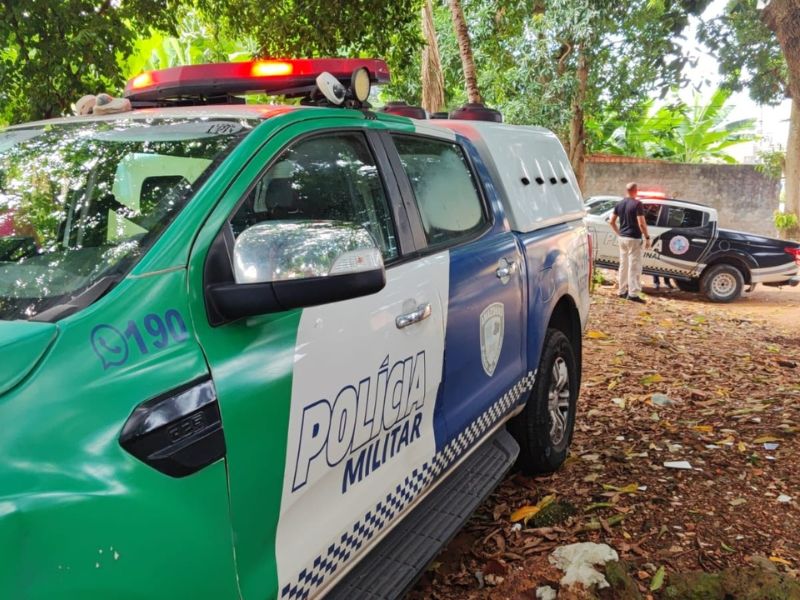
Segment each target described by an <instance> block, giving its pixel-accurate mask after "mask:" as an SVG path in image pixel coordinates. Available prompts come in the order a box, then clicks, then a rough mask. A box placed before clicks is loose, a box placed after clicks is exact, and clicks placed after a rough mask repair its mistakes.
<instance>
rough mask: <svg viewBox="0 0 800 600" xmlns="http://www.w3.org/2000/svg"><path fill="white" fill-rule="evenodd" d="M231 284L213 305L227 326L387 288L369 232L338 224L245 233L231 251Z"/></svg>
mask: <svg viewBox="0 0 800 600" xmlns="http://www.w3.org/2000/svg"><path fill="white" fill-rule="evenodd" d="M233 275H234V282H233V283H222V284H217V285H212V286H210V287H209V288H208V295H209V300H210V301H211V302H212V303H213V305H214V308H215V309H216V311H217V312H218V313H219V314H220V315H222V316H223V317H224V318H225V320H226V321H232V320H235V319H239V318H242V317H250V316H255V315H261V314H267V313H273V312H281V311H284V310H289V309H293V308H304V307H308V306H315V305H318V304H327V303H329V302H338V301H340V300H348V299H351V298H358V297H360V296H366V295H369V294H374V293H376V292H378V291H380V290H381V289H383V287H384V286H385V285H386V271H385V269H384V266H383V258H382V257H381V252H380V250H379V249H378V247H377V245H376V244H375V241H374V239H373V238H372V236H371V235H370V234H369V232H368V231H367V230H366V229H364V228H363V227H360V226H358V225H354V224H352V223H344V222H339V221H270V222H266V223H260V224H258V225H254V226H252V227H250V228H248V229H246V230H245V231H243V232H242V233H241V234H240V235H239V237H238V238H237V239H236V242H235V244H234V247H233Z"/></svg>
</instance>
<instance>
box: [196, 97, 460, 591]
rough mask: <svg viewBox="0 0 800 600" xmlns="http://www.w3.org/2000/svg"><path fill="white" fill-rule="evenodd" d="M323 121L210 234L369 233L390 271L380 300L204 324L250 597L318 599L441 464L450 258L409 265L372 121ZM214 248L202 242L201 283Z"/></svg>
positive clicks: (276, 160) (298, 137)
mask: <svg viewBox="0 0 800 600" xmlns="http://www.w3.org/2000/svg"><path fill="white" fill-rule="evenodd" d="M327 121H330V122H331V126H330V127H333V125H337V126H338V128H326V127H325V122H326V121H324V120H323V121H321V120H320V119H316V120H311V122H308V121H306V122H304V123H302V124H296V125H294V126H292V127H289V128H286V129H283V130H282V131H280V133H279V134H276V135H275V136H274V137H273V138H272V139H271V140H270V141H269V142H268V143H267V144H266V146H265V148H264V150H263V151H261V152H260V153H259V154H257V156H256V157H255V160H254V161H253V162H252V163H251V164H250V165H249V166H248V167H247V168H246V169H245V170H244V171H243V173H242V175H241V177H240V180H239V181H238V182H237V183H236V184H235V185H234V186H233V187H232V188H231V192H230V193H229V194H228V196H226V197H225V198H224V199H223V204H224V205H225V206H226V207H227V208H225V209H223V208H221V209H220V211H222V212H223V213H224V214H222V216H220V214H217V213H219V212H220V211H217V213H215V214H214V215H212V218H211V219H210V223H209V228H210V229H211V231H212V233H213V235H217V234H216V232H217V231H220V227H222V228H223V229H224V228H225V227H230V228H231V230H232V233H233V236H234V237H235V236H238V235H239V234H241V232H242V231H244V230H245V229H246V228H248V227H251V226H252V225H254V224H257V223H263V222H265V221H268V222H273V223H282V224H283V225H284V229H285V231H286V232H287V234H291V235H299V234H301V233H302V230H303V228H304V227H305V226H307V225H308V224H312V225H313V224H315V223H321V222H322V223H333V224H335V223H347V224H350V225H351V226H352V225H356V226H362V227H364V228H366V229H367V230H368V231H369V232H370V234H371V235H372V238H373V239H374V241H375V242H376V244H377V245H378V247H379V248H380V250H381V252H382V255H383V260H384V263H385V265H386V280H387V281H386V287H385V288H384V289H383V290H382V291H380V292H378V293H376V294H373V295H370V296H365V297H362V298H356V299H352V300H345V301H341V302H336V303H332V304H324V305H320V306H316V307H312V308H307V309H303V310H290V311H286V312H282V313H275V314H268V315H263V316H259V317H251V318H247V319H241V320H239V321H235V322H232V323H226V324H223V325H221V326H217V327H211V326H210V325H209V323H208V322H207V320H206V316H205V314H204V313H202V312H200V311H199V310H198V312H197V314H196V315H194V316H195V319H196V321H197V331H198V332H199V337H200V341H201V343H202V345H203V347H204V349H205V351H206V354H207V359H208V362H209V365H210V368H211V372H212V376H213V380H214V385H215V386H216V390H217V394H218V396H219V403H220V407H221V413H222V421H223V426H224V431H225V438H226V442H227V448H228V450H227V461H228V472H229V481H230V499H231V515H232V520H233V529H234V531H233V538H234V543H235V548H236V561H237V564H238V567H239V575H240V582H241V588H242V593H243V597H244V598H245V600H251V599H252V600H255V599H258V600H263V599H264V598H274V597H278V598H304V597H307V596H308V595H309V594H311V595H313V594H314V593H315V592H317V591H319V590H321V589H323V588H324V587H325V586H327V585H329V584H330V583H331V582H332V581H334V579H335V578H336V577H337V575H338V574H339V573H341V572H342V570H343V567H344V566H345V565H346V564H347V563H349V562H351V561H354V560H355V559H356V558H357V556H358V554H359V553H361V552H364V551H365V550H366V549H367V548H368V547H369V545H370V544H371V543H372V542H374V541H375V540H376V539H377V538H378V536H379V534H380V533H381V531H383V530H385V529H387V528H388V527H390V526H391V525H392V524H393V522H394V519H395V518H396V517H397V516H398V515H399V514H400V513H401V512H402V511H403V509H404V508H405V506H407V505H408V504H409V503H410V502H412V501H413V499H414V498H415V497H416V496H417V495H419V494H420V493H422V492H423V491H424V489H425V486H426V485H427V484H429V483H430V481H427V482H426V483H423V482H421V481H419V480H416V479H415V480H414V484H415V485H414V487H413V489H411V488H408V486H407V485H406V483H407V482H408V481H409V479H410V478H412V475H413V474H414V473H419V472H422V470H423V467H424V466H425V465H428V464H430V461H431V459H432V457H433V455H434V453H435V444H434V437H433V410H434V404H435V401H436V393H437V390H438V388H439V383H440V379H441V373H442V356H443V345H444V323H445V321H446V314H445V311H446V310H447V304H446V299H447V276H448V264H447V257H446V256H444V255H434V256H427V257H424V258H417V259H414V260H403V254H404V250H405V249H406V247H405V246H404V238H402V237H401V235H400V234H399V233H398V232H400V231H403V230H406V231H407V230H408V226H407V224H406V223H405V220H406V217H405V216H404V209H403V207H402V203H397V202H395V201H394V196H395V194H394V190H395V189H396V184H395V183H394V179H393V176H392V174H391V172H390V170H389V169H384V168H382V165H383V161H384V160H385V155H384V154H382V153H381V152H382V149H380V148H378V147H376V145H375V144H374V143H373V142H372V141H371V140H372V137H371V136H372V134H371V133H370V132H369V131H368V128H369V127H370V126H372V125H371V124H370V123H369V122H368V121H367V120H365V119H364V117H363V115H361V114H360V113H357V112H355V111H352V112H349V113H346V114H345V113H343V116H342V117H340V118H336V119H330V118H329V119H327ZM368 134H369V135H368ZM378 146H379V145H378ZM237 204H238V206H237ZM204 240H205V241H204ZM319 241H320V240H315V241H314V243H315V244H316V243H319ZM322 241H324V240H322ZM207 245H208V236H202V235H201V239H200V241H198V244H197V246H199V250H198V249H196V250H195V253H196V254H197V256H194V257H193V259H192V261H193V264H192V275H191V281H192V284H193V286H194V287H198V288H201V287H202V284H201V281H200V278H199V276H198V271H202V268H203V260H204V255H205V247H207ZM279 258H283V259H287V261H290V259H291V257H279ZM295 268H297V269H298V271H297V276H298V277H301V276H302V269H303V266H302V265H295ZM401 488H402V494H401V493H399V490H401Z"/></svg>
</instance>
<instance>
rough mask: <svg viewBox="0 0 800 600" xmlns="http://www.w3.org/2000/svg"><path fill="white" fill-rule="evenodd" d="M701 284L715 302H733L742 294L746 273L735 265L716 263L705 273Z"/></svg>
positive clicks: (707, 295) (704, 291)
mask: <svg viewBox="0 0 800 600" xmlns="http://www.w3.org/2000/svg"><path fill="white" fill-rule="evenodd" d="M700 286H701V288H702V289H703V293H704V294H705V295H706V297H707V298H708V299H709V300H711V301H713V302H731V301H733V300H736V299H737V298H738V297H739V296H741V295H742V288H743V287H744V275H742V272H741V271H740V270H739V269H737V268H736V267H734V266H733V265H726V264H720V265H714V266H713V267H709V268H708V269H706V271H705V272H704V273H703V277H702V278H701V280H700Z"/></svg>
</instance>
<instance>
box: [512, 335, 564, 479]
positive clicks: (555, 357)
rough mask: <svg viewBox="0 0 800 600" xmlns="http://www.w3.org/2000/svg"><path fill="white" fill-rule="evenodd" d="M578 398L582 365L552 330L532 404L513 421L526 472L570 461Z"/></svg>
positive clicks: (546, 343)
mask: <svg viewBox="0 0 800 600" xmlns="http://www.w3.org/2000/svg"><path fill="white" fill-rule="evenodd" d="M577 400H578V368H577V362H576V360H575V352H574V351H573V349H572V344H571V343H570V341H569V338H567V336H566V335H564V333H563V332H561V331H559V330H558V329H548V330H547V335H546V336H545V339H544V348H543V349H542V357H541V359H540V360H539V368H538V370H537V371H536V381H535V382H534V385H533V390H532V391H531V394H530V397H529V398H528V403H527V404H526V405H525V409H524V410H523V411H522V412H521V413H520V414H519V415H517V416H516V417H514V419H513V420H512V421H511V422H510V423H509V430H510V432H511V434H512V435H513V436H514V438H515V439H516V440H517V442H518V443H519V445H520V452H519V459H518V464H519V467H520V469H521V470H522V471H523V472H524V473H526V474H528V475H534V474H537V473H550V472H552V471H555V470H556V469H558V467H560V466H561V464H562V463H563V462H564V460H566V458H567V449H568V448H569V443H570V441H572V429H573V427H574V425H575V406H576V403H577Z"/></svg>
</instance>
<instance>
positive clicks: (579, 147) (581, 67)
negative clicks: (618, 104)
mask: <svg viewBox="0 0 800 600" xmlns="http://www.w3.org/2000/svg"><path fill="white" fill-rule="evenodd" d="M577 76H578V90H577V91H576V93H575V99H574V100H573V102H572V121H571V122H570V125H569V162H570V164H571V165H572V170H573V171H575V178H576V179H577V180H578V187H580V189H581V192H583V191H584V190H585V189H586V170H585V159H586V129H585V124H584V115H583V105H584V103H585V102H586V90H587V88H588V85H589V65H588V63H587V62H586V54H585V52H584V51H583V48H582V47H580V48H578V72H577Z"/></svg>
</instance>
